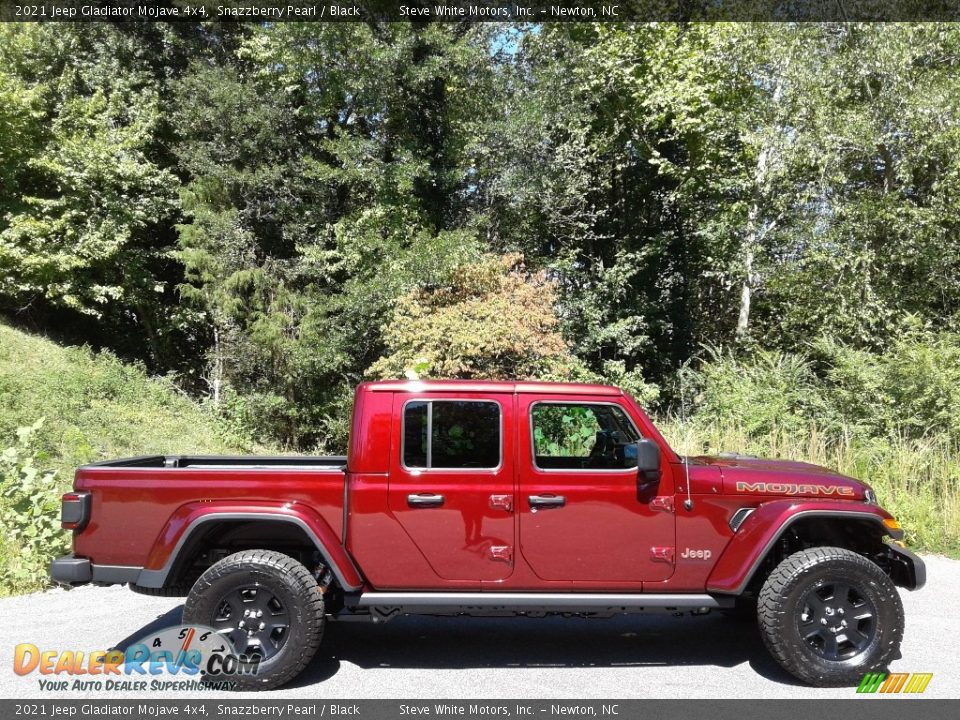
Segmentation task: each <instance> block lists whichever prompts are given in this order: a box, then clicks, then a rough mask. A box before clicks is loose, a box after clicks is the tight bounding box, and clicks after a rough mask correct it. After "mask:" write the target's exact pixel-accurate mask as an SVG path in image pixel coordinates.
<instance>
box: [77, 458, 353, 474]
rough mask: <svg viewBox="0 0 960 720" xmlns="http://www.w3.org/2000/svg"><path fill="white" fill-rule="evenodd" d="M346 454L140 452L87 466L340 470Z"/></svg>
mask: <svg viewBox="0 0 960 720" xmlns="http://www.w3.org/2000/svg"><path fill="white" fill-rule="evenodd" d="M346 466H347V458H346V456H341V455H329V456H304V455H276V456H273V457H263V456H260V455H141V456H139V457H130V458H121V459H119V460H104V461H102V462H96V463H90V464H89V465H86V466H85V467H87V468H205V469H210V470H276V469H283V470H313V471H317V470H343V469H344V468H346Z"/></svg>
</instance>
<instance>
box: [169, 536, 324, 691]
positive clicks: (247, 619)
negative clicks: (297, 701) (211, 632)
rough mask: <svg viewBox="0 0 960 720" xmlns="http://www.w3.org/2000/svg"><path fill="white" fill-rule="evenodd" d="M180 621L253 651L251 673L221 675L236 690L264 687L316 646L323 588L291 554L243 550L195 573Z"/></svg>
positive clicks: (276, 683) (295, 669)
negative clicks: (209, 629) (207, 628)
mask: <svg viewBox="0 0 960 720" xmlns="http://www.w3.org/2000/svg"><path fill="white" fill-rule="evenodd" d="M183 622H184V624H188V625H189V624H196V625H207V626H210V627H212V628H214V629H216V630H219V631H220V632H221V634H223V635H225V636H226V637H228V638H229V639H230V641H231V642H232V643H233V645H234V647H235V648H236V650H237V652H238V653H241V654H245V655H252V654H258V655H259V656H260V657H261V660H260V662H259V665H258V667H257V672H256V674H255V675H243V674H238V675H233V676H231V677H229V678H224V679H227V680H229V681H231V682H236V683H237V684H236V689H238V690H270V689H272V688H276V687H280V686H281V685H283V684H285V683H287V682H289V681H290V680H292V679H293V678H295V677H296V676H297V675H299V674H300V672H301V671H302V670H303V669H304V668H305V667H306V666H307V664H308V663H309V662H310V660H311V659H312V658H313V656H314V654H315V653H316V652H317V648H318V647H320V641H321V640H322V639H323V628H324V622H325V616H324V606H323V592H322V590H321V589H320V587H319V585H318V584H317V581H316V579H315V578H314V577H313V575H311V574H310V571H309V570H307V568H305V567H304V566H303V565H301V564H300V563H298V562H297V561H296V560H294V559H293V558H291V557H289V556H287V555H284V554H282V553H278V552H273V551H270V550H245V551H243V552H238V553H234V554H233V555H229V556H228V557H225V558H224V559H223V560H221V561H220V562H218V563H216V564H214V565H212V566H211V567H210V568H209V569H207V571H206V572H204V573H203V575H201V576H200V579H199V580H197V582H196V584H194V586H193V588H192V589H191V590H190V594H189V595H188V596H187V601H186V603H185V604H184V606H183Z"/></svg>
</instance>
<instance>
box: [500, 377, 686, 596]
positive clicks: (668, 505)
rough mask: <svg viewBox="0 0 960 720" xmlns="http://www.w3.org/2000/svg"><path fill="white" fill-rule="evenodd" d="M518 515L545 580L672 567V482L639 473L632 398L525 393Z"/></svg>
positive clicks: (524, 545) (620, 577)
mask: <svg viewBox="0 0 960 720" xmlns="http://www.w3.org/2000/svg"><path fill="white" fill-rule="evenodd" d="M518 397H519V404H518V417H520V418H523V422H522V423H520V422H518V427H519V428H521V430H520V432H519V433H518V434H519V437H520V440H519V441H518V442H519V443H520V445H519V458H518V462H520V463H521V467H522V468H523V470H522V472H521V473H520V481H519V482H520V484H519V493H518V502H517V506H518V507H517V512H518V513H519V516H520V549H521V552H522V554H523V558H524V560H525V561H526V562H527V563H528V564H529V565H530V567H531V569H532V570H533V571H534V573H535V574H536V575H537V576H538V577H539V578H541V579H543V580H551V581H570V582H575V583H576V582H583V583H591V582H593V583H619V584H625V583H626V584H629V583H640V582H642V581H658V580H665V579H667V578H668V577H670V575H672V574H673V564H672V560H673V556H672V553H673V549H674V548H673V546H674V544H675V542H674V538H675V528H674V515H673V513H672V507H673V506H672V495H673V484H672V480H671V477H670V473H669V465H668V464H666V461H665V460H664V464H663V467H664V470H665V471H664V472H663V476H662V478H661V479H660V481H659V482H653V483H648V482H644V481H642V480H641V479H639V478H638V475H637V469H636V455H635V450H634V447H633V446H632V443H635V442H636V441H637V440H638V439H639V438H640V432H639V430H638V429H637V423H636V422H634V421H633V420H632V419H631V417H630V414H629V410H628V408H627V407H626V406H625V405H621V404H619V403H616V402H598V401H597V400H596V399H595V398H593V399H592V398H590V397H583V398H578V397H577V396H557V397H556V398H543V397H537V396H533V395H523V394H521V395H519V396H518Z"/></svg>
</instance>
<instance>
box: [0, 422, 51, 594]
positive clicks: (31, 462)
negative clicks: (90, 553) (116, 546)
mask: <svg viewBox="0 0 960 720" xmlns="http://www.w3.org/2000/svg"><path fill="white" fill-rule="evenodd" d="M42 426H43V419H42V418H41V419H40V420H38V421H37V422H35V423H34V424H33V425H31V426H29V427H22V428H18V429H17V433H16V435H17V442H16V444H14V445H12V446H11V447H8V448H6V449H5V450H4V451H3V454H2V455H0V520H2V522H3V527H4V530H5V536H4V538H3V542H4V543H5V544H6V548H5V550H6V552H4V553H3V554H4V555H6V556H7V557H6V558H5V562H4V563H3V564H2V566H0V586H2V587H3V588H4V589H6V590H9V591H13V592H26V591H29V590H35V589H37V588H40V587H43V585H45V584H46V582H47V567H48V565H49V563H50V561H51V560H52V559H53V558H54V557H56V556H57V555H59V554H61V553H62V552H64V551H65V549H66V535H65V534H64V533H63V531H62V530H61V529H60V520H59V512H58V509H59V500H60V492H59V489H58V487H57V483H56V473H54V472H50V471H43V470H40V469H39V467H38V464H39V463H40V462H41V458H42V456H41V455H40V453H38V452H37V450H36V447H35V443H36V433H37V431H38V430H40V428H41V427H42Z"/></svg>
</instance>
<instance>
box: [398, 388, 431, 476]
mask: <svg viewBox="0 0 960 720" xmlns="http://www.w3.org/2000/svg"><path fill="white" fill-rule="evenodd" d="M429 410H430V403H425V402H412V403H407V405H406V407H405V408H404V410H403V464H404V465H406V466H407V467H418V468H420V467H426V466H427V414H428V412H429Z"/></svg>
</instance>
